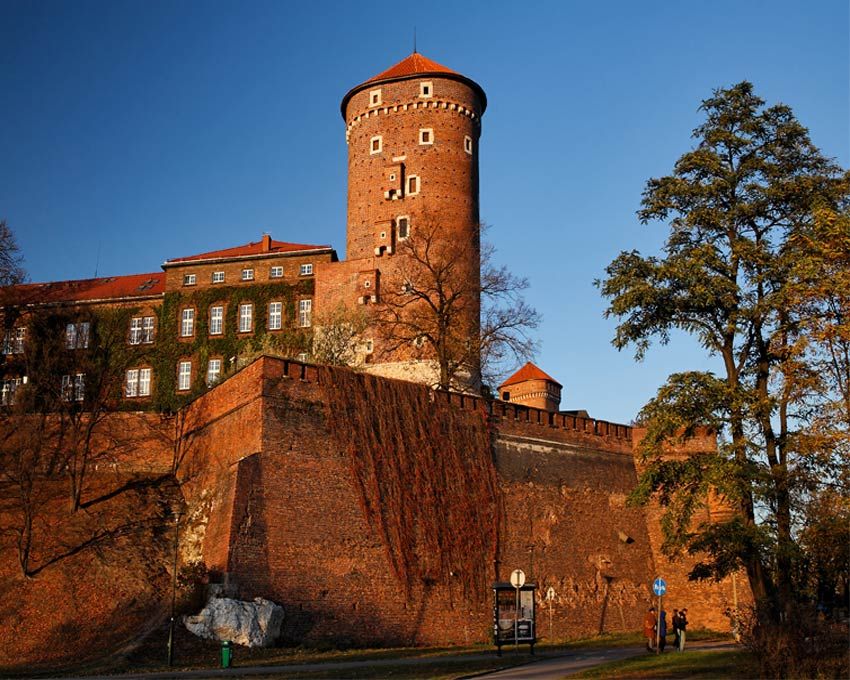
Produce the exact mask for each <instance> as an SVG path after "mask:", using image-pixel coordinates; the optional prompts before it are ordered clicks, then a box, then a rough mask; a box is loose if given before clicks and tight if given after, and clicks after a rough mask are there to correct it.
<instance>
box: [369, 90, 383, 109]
mask: <svg viewBox="0 0 850 680" xmlns="http://www.w3.org/2000/svg"><path fill="white" fill-rule="evenodd" d="M380 105H381V91H380V90H372V91H371V92H369V106H380Z"/></svg>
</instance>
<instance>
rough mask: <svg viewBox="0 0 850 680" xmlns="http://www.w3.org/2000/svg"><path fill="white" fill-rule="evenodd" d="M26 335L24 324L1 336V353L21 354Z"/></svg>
mask: <svg viewBox="0 0 850 680" xmlns="http://www.w3.org/2000/svg"><path fill="white" fill-rule="evenodd" d="M26 337H27V329H26V327H24V326H17V327H15V328H13V329H12V330H10V331H8V332H7V333H6V335H5V337H4V338H3V354H23V353H24V341H25V340H26Z"/></svg>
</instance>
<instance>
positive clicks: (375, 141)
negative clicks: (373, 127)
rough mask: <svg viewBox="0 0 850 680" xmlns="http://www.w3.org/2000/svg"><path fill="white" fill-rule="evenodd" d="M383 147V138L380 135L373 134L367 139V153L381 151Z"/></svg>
mask: <svg viewBox="0 0 850 680" xmlns="http://www.w3.org/2000/svg"><path fill="white" fill-rule="evenodd" d="M383 148H384V138H383V137H381V135H375V136H374V137H372V139H370V140H369V153H370V154H376V153H381V151H382V150H383Z"/></svg>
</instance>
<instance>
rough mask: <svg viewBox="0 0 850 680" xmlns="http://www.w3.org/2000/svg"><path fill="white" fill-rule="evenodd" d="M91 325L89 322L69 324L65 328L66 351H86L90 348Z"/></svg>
mask: <svg viewBox="0 0 850 680" xmlns="http://www.w3.org/2000/svg"><path fill="white" fill-rule="evenodd" d="M90 328H91V325H90V324H89V322H88V321H81V322H79V323H69V324H68V325H66V326H65V348H66V349H86V348H87V347H88V346H89V329H90Z"/></svg>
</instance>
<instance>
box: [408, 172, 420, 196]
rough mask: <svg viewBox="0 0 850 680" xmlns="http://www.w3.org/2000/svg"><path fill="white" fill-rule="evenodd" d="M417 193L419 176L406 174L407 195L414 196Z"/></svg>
mask: <svg viewBox="0 0 850 680" xmlns="http://www.w3.org/2000/svg"><path fill="white" fill-rule="evenodd" d="M418 193H419V177H418V176H417V175H408V176H407V195H408V196H414V195H415V194H418Z"/></svg>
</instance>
